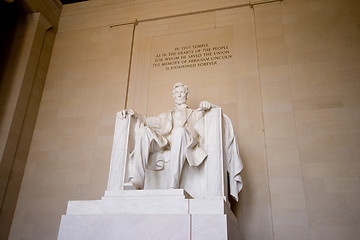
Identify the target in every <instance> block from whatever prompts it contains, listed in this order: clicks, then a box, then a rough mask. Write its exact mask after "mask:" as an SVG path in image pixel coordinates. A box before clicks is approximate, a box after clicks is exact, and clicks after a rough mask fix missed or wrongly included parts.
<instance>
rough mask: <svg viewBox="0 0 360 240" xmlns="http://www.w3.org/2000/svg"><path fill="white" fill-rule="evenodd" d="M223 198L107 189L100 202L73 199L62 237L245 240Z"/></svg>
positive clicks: (181, 192) (180, 191) (173, 191)
mask: <svg viewBox="0 0 360 240" xmlns="http://www.w3.org/2000/svg"><path fill="white" fill-rule="evenodd" d="M240 238H241V234H240V231H239V228H238V226H237V220H236V217H235V216H234V214H233V213H232V211H231V210H230V206H229V204H228V202H226V201H225V199H224V198H220V197H219V198H207V199H192V198H191V196H190V195H189V194H187V193H186V191H185V190H183V189H171V190H136V191H135V190H129V191H111V192H109V191H107V192H106V193H105V196H104V197H103V198H102V199H101V200H93V201H69V203H68V208H67V211H66V215H63V216H62V218H61V224H60V229H59V235H58V240H65V239H66V240H67V239H107V240H110V239H111V240H112V239H164V240H165V239H179V240H180V239H181V240H185V239H188V240H190V239H191V240H202V239H206V240H208V239H217V240H228V239H240Z"/></svg>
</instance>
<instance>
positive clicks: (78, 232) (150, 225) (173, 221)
mask: <svg viewBox="0 0 360 240" xmlns="http://www.w3.org/2000/svg"><path fill="white" fill-rule="evenodd" d="M85 239H86V240H92V239H94V240H95V239H96V240H99V239H106V240H119V239H124V240H145V239H156V240H162V239H163V240H168V239H173V240H190V216H189V215H180V214H177V215H171V214H168V215H141V214H137V215H116V214H108V215H107V214H105V215H86V216H63V217H62V219H61V225H60V230H59V235H58V240H85Z"/></svg>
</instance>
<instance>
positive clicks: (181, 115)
mask: <svg viewBox="0 0 360 240" xmlns="http://www.w3.org/2000/svg"><path fill="white" fill-rule="evenodd" d="M186 119H187V114H186V109H178V110H176V111H174V113H173V127H182V126H183V125H184V124H185V122H186Z"/></svg>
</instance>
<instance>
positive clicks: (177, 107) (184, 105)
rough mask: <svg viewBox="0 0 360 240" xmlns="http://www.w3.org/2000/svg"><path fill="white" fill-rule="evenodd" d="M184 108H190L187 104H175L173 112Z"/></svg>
mask: <svg viewBox="0 0 360 240" xmlns="http://www.w3.org/2000/svg"><path fill="white" fill-rule="evenodd" d="M182 108H189V107H188V105H186V103H183V104H175V107H174V109H173V110H177V109H182Z"/></svg>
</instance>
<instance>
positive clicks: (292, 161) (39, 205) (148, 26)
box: [10, 0, 360, 239]
mask: <svg viewBox="0 0 360 240" xmlns="http://www.w3.org/2000/svg"><path fill="white" fill-rule="evenodd" d="M251 2H253V3H254V2H259V1H251ZM248 3H249V1H245V0H224V1H216V0H207V1H205V0H201V1H190V0H184V1H174V0H168V1H165V2H164V1H158V0H136V1H119V0H107V1H103V0H92V1H88V2H83V3H79V4H73V5H66V6H64V8H63V12H62V14H61V17H60V24H59V29H58V33H57V35H56V39H55V45H54V50H53V53H52V58H51V62H50V65H49V71H48V74H47V79H46V83H45V88H44V91H43V96H42V99H41V104H40V109H39V114H38V117H37V122H36V126H35V131H34V136H33V139H32V144H31V148H30V152H29V157H28V160H27V165H26V170H25V174H24V178H23V182H22V186H21V191H20V196H19V199H18V204H17V208H16V213H15V217H14V221H13V224H12V229H11V235H10V239H55V238H56V236H57V232H58V227H59V223H60V217H61V215H62V214H64V213H65V209H66V205H67V201H69V200H91V199H100V197H101V196H102V195H103V194H104V191H105V189H106V183H107V174H108V170H109V164H110V155H111V147H112V137H113V130H114V120H115V112H117V111H119V110H121V109H122V108H124V107H125V106H127V107H131V108H133V109H134V110H135V111H137V112H139V113H142V114H146V115H156V114H158V113H160V112H164V111H166V110H168V109H170V108H171V107H172V99H171V95H170V91H171V86H172V85H173V84H174V83H175V82H178V81H182V82H184V83H186V84H188V85H189V87H190V96H189V105H190V107H192V108H196V107H197V106H198V103H199V101H201V100H203V99H205V100H208V101H210V102H213V103H214V104H216V105H220V106H222V107H223V109H224V112H225V113H227V114H228V115H229V117H230V118H231V119H232V122H233V123H234V126H235V129H236V132H237V138H238V141H239V145H240V152H241V156H242V158H243V162H244V172H243V179H244V182H245V183H244V189H243V191H242V192H241V194H240V202H239V203H238V204H237V205H236V206H235V208H234V211H235V213H236V215H237V218H238V220H239V224H240V227H241V230H242V233H243V235H242V236H239V239H356V238H357V237H358V236H359V235H360V233H359V230H358V229H360V227H359V225H360V223H359V215H360V204H359V202H360V188H359V186H360V184H359V175H360V161H359V159H360V158H359V156H360V152H359V150H358V149H357V148H356V147H357V146H359V144H360V139H359V131H358V129H359V125H360V112H359V106H360V104H359V103H360V98H359V89H360V88H359V87H360V86H359V84H360V83H359V77H358V76H359V61H360V58H359V56H360V54H359V51H360V48H359V44H358V42H359V38H360V29H359V24H360V17H359V16H358V14H357V12H358V11H359V10H360V6H359V3H358V1H356V0H349V1H341V0H326V1H325V0H284V1H281V2H272V3H266V4H257V5H254V6H253V7H250V6H249V5H248ZM190 13H191V14H190ZM135 19H137V20H138V24H137V25H136V24H135V25H134V24H133V23H134V21H135ZM194 44H195V45H201V44H208V45H207V47H210V48H212V47H221V46H226V47H227V49H226V50H229V53H227V55H229V54H230V55H231V57H227V58H224V59H221V60H218V61H217V63H216V64H213V65H211V64H210V62H211V60H209V61H207V60H204V61H201V62H196V64H197V63H206V62H208V64H209V65H204V66H194V67H183V68H178V69H169V70H167V69H166V67H167V66H170V67H171V66H180V63H179V64H174V65H164V66H163V65H160V66H157V65H154V64H156V63H160V62H161V60H159V59H160V58H161V57H157V54H160V56H161V54H164V53H166V54H168V53H169V52H179V51H180V50H181V47H184V48H185V47H187V46H190V48H192V49H193V50H194V49H195V48H193V47H192V46H193V45H194ZM207 47H205V46H202V47H198V49H200V50H201V51H200V52H199V53H205V52H206V51H205V50H203V49H205V48H207ZM176 48H180V49H179V50H177V49H176ZM132 49H133V51H132ZM211 52H212V54H214V50H211ZM176 54H177V53H176ZM183 55H186V54H179V56H183ZM186 58H187V60H189V56H188V55H187V56H186ZM199 58H200V57H198V59H199ZM162 61H163V62H164V61H165V60H164V59H163V60H162ZM187 63H189V62H187ZM184 64H185V63H184Z"/></svg>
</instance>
